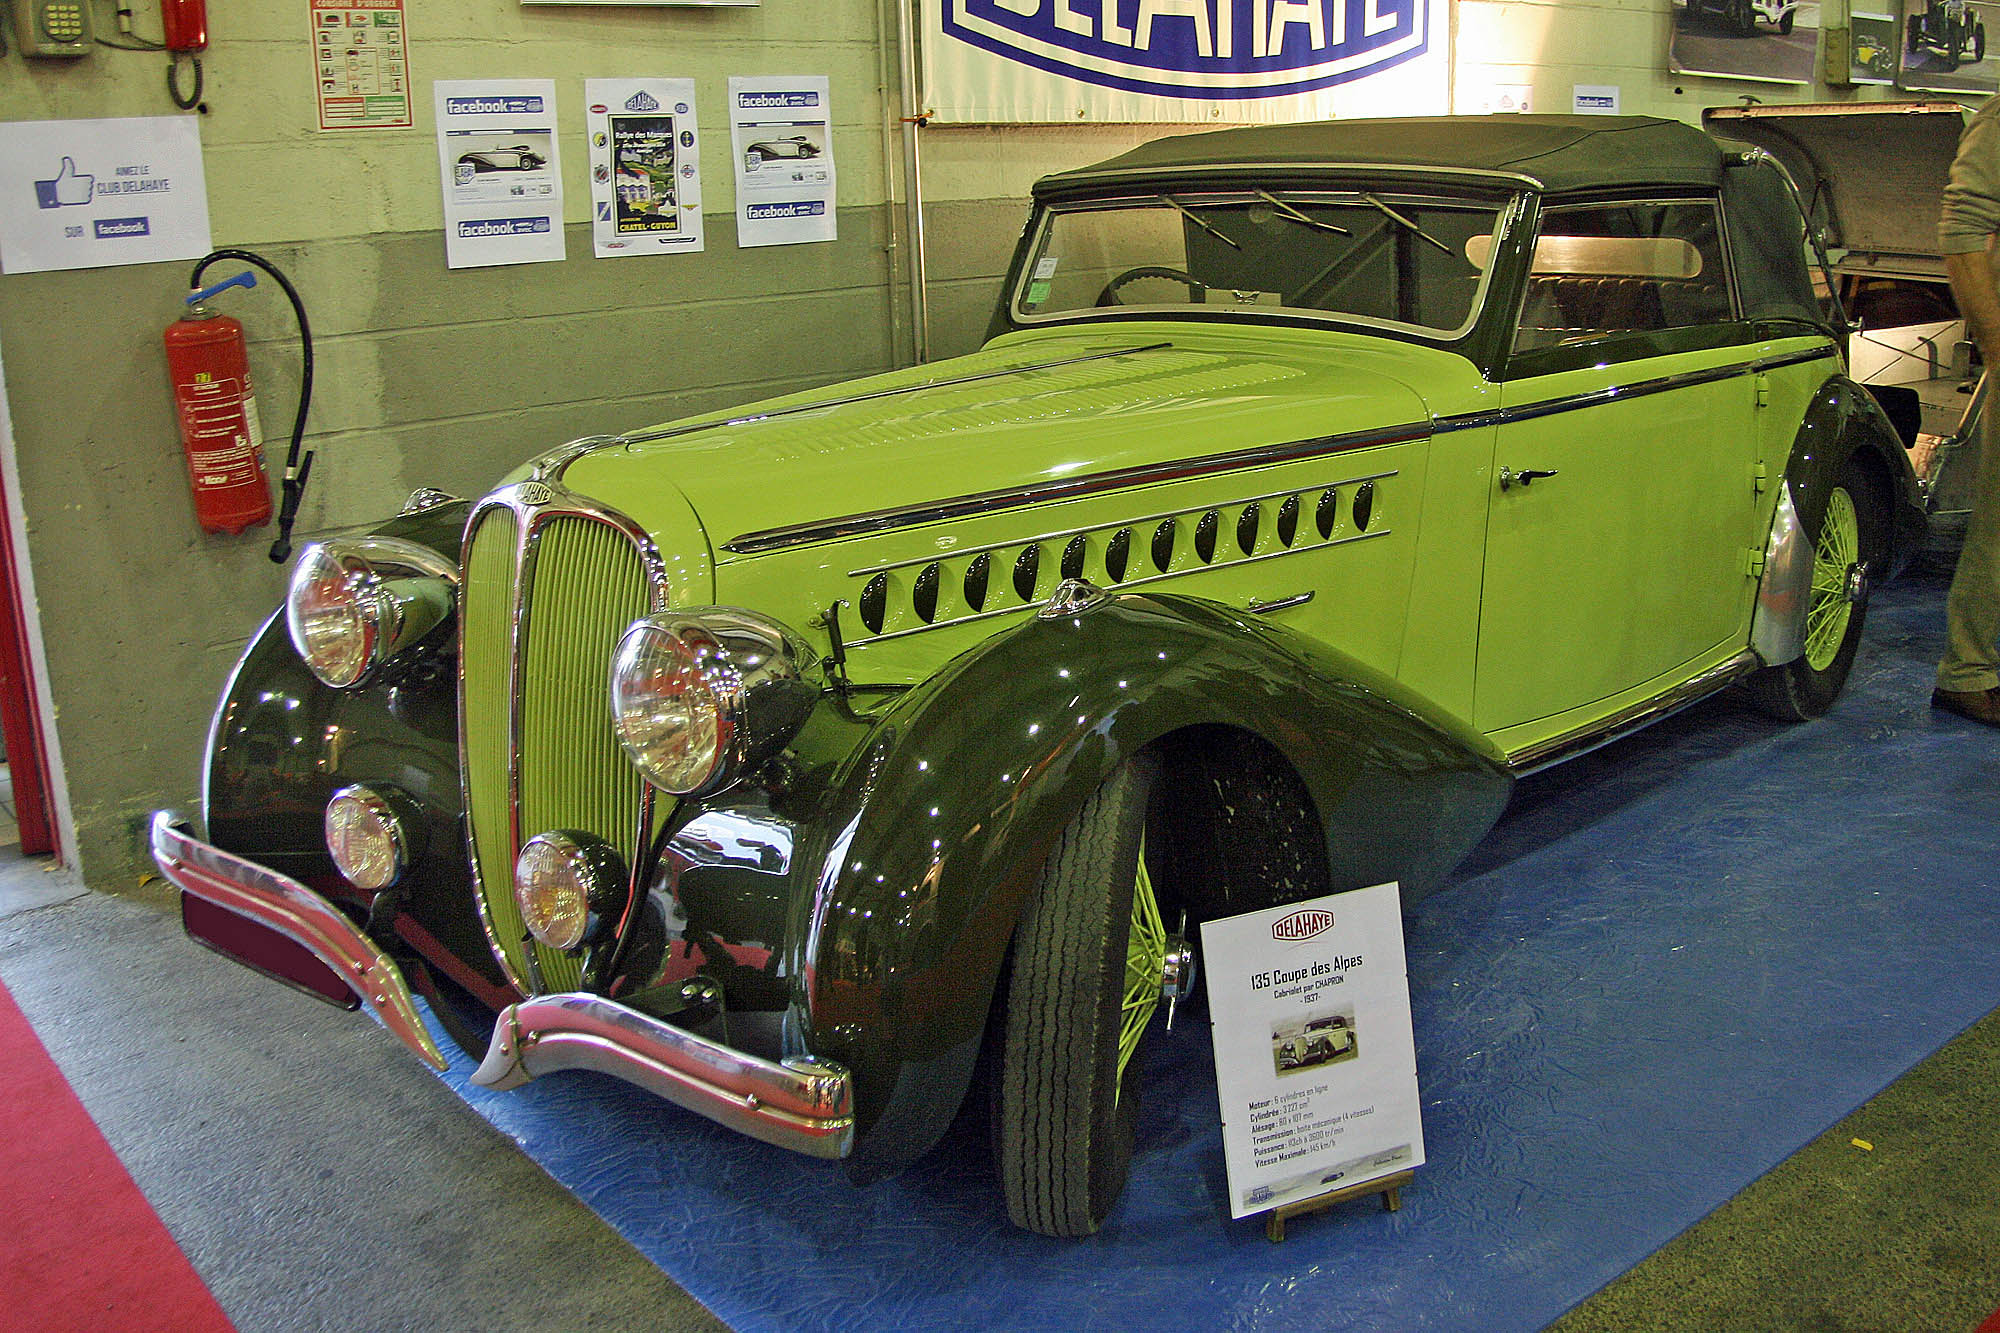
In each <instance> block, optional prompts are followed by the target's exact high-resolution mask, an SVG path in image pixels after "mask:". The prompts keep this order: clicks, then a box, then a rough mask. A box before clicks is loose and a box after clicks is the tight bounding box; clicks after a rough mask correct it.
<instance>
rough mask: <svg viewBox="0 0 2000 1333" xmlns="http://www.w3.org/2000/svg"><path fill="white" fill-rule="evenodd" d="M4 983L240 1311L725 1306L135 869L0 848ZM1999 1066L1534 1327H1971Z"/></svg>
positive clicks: (684, 1315)
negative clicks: (111, 890)
mask: <svg viewBox="0 0 2000 1333" xmlns="http://www.w3.org/2000/svg"><path fill="white" fill-rule="evenodd" d="M0 982H4V984H5V985H6V987H7V988H8V990H9V991H10V992H11V993H12V994H13V996H14V997H15V999H16V1000H17V1002H18V1003H19V1004H20V1006H21V1008H22V1010H23V1011H24V1012H25V1013H26V1014H27V1016H28V1018H29V1020H30V1021H31V1022H32V1023H33V1024H34V1025H35V1028H36V1030H37V1031H38V1032H39V1033H40V1035H41V1038H42V1040H43V1042H44V1044H45V1045H47V1047H48V1048H49V1050H50V1053H51V1054H52V1055H53V1056H54V1057H55V1059H56V1060H57V1062H58V1063H59V1064H60V1065H61V1067H62V1069H63V1071H64V1073H65V1074H66V1075H67V1076H68V1078H69V1080H70V1083H71V1085H72V1086H73V1087H74V1088H75V1089H76V1092H77V1094H78V1096H79V1097H81V1099H82V1100H83V1103H84V1105H85V1106H86V1107H87V1108H88V1109H89V1111H90V1113H91V1115H92V1116H93V1117H94V1118H95V1119H96V1120H97V1122H98V1124H99V1126H100V1127H101V1128H102V1130H103V1132H104V1134H105V1136H106V1138H107V1139H109V1140H110V1142H111V1144H112V1146H113V1147H114V1148H115V1149H117V1151H118V1152H119V1153H120V1155H121V1156H122V1157H123V1158H124V1160H125V1163H126V1165H127V1167H128V1169H129V1170H130V1171H131V1173H132V1175H133V1177H134V1178H135V1179H136V1180H137V1181H138V1183H139V1185H140V1186H141V1188H142V1189H143V1190H144V1191H145V1192H146V1194H147V1196H148V1198H150V1199H151V1200H152V1202H153V1205H154V1207H155V1208H156V1209H157V1210H158V1212H159V1213H160V1215H161V1217H162V1218H163V1219H164V1220H165V1222H166V1224H167V1226H168V1227H169V1229H170V1230H171V1231H172V1233H173V1234H174V1236H175V1238H176V1239H177V1240H178V1241H179V1242H180V1244H181V1246H182V1247H183V1249H185V1251H186V1252H187V1254H188V1256H189V1258H190V1259H191V1260H192V1261H193V1263H194V1266H195V1268H196V1269H197V1271H199V1272H200V1273H201V1275H202V1277H203V1278H204V1279H205V1280H206V1281H207V1283H208V1285H209V1287H210V1289H211V1290H212V1291H213V1292H214V1294H215V1296H216V1298H217V1300H218V1301H220V1303H221V1304H222V1306H223V1308H224V1310H225V1311H227V1313H228V1314H229V1316H230V1317H231V1319H232V1320H234V1321H235V1323H236V1325H237V1327H238V1328H239V1329H241V1330H243V1333H262V1331H263V1330H284V1331H287V1333H289V1331H290V1330H319V1329H326V1330H349V1329H355V1328H365V1329H369V1330H381V1331H383V1333H391V1331H393V1330H404V1329H409V1330H416V1329H426V1330H474V1329H477V1330H482V1331H489V1330H490V1331H492V1333H506V1331H508V1330H523V1331H524V1333H525V1331H526V1330H536V1331H537V1333H541V1331H545V1330H572V1329H577V1330H580V1329H598V1328H603V1329H613V1328H615V1329H621V1330H623V1329H647V1330H669V1331H678V1330H713V1329H720V1328H722V1327H723V1325H722V1324H721V1323H720V1322H719V1321H718V1320H716V1319H715V1318H714V1316H712V1315H711V1314H710V1313H709V1312H708V1311H707V1310H705V1309H704V1308H703V1307H702V1306H701V1305H700V1304H699V1303H698V1302H696V1301H695V1300H694V1299H693V1298H692V1297H690V1296H688V1295H687V1294H686V1293H685V1292H683V1291H682V1290H681V1289H680V1288H679V1287H677V1286H676V1285H675V1284H674V1283H673V1282H672V1281H670V1280H669V1279H668V1278H666V1277H665V1276H664V1275H663V1274H661V1273H660V1272H659V1270H657V1269H656V1268H654V1267H653V1265H652V1264H650V1263H649V1262H648V1261H646V1260H645V1259H644V1258H643V1257H641V1256H640V1255H639V1254H638V1253H637V1252H636V1251H634V1250H633V1249H632V1248H631V1246H630V1245H628V1244H627V1243H626V1242H625V1241H624V1240H622V1239H621V1238H620V1237H619V1236H618V1235H617V1234H616V1233H615V1232H613V1231H612V1230H611V1229H610V1228H609V1227H608V1226H607V1225H606V1224H605V1223H603V1222H602V1221H601V1220H600V1219H599V1218H598V1217H597V1216H596V1215H595V1214H593V1213H591V1212H590V1211H589V1210H588V1209H586V1208H585V1207H584V1206H583V1205H582V1204H580V1203H579V1202H577V1200H576V1199H575V1198H574V1197H573V1196H571V1195H570V1194H569V1193H568V1192H567V1191H565V1190H564V1189H563V1188H562V1187H561V1186H560V1185H558V1184H557V1183H556V1182H555V1181H554V1180H552V1179H551V1178H550V1177H549V1176H548V1175H547V1174H545V1173H544V1172H543V1171H542V1169H541V1168H540V1167H539V1166H537V1165H536V1164H535V1163H534V1162H533V1161H531V1160H530V1159H528V1158H527V1157H526V1156H524V1155H523V1154H522V1153H520V1152H519V1151H518V1150H517V1149H516V1147H515V1145H514V1144H513V1143H512V1142H511V1141H510V1140H508V1139H507V1138H506V1137H505V1136H504V1135H502V1134H501V1133H499V1132H498V1131H496V1130H495V1129H493V1128H492V1127H491V1126H490V1125H489V1124H488V1123H487V1122H486V1121H485V1120H483V1119H481V1118H480V1117H479V1116H478V1115H476V1114H474V1113H473V1112H472V1111H471V1110H470V1109H469V1108H468V1107H467V1106H466V1105H465V1104H464V1103H463V1102H461V1101H460V1100H459V1099H458V1097H457V1096H456V1095H454V1094H453V1093H452V1091H451V1089H450V1088H449V1087H447V1086H446V1085H445V1084H444V1083H443V1082H441V1081H440V1080H438V1079H437V1078H435V1077H433V1076H432V1075H431V1074H430V1072H429V1071H428V1070H426V1069H425V1068H423V1067H422V1066H421V1065H419V1064H418V1063H417V1062H415V1061H414V1060H411V1059H410V1058H408V1057H407V1056H406V1055H404V1054H403V1052H402V1051H401V1050H400V1048H398V1047H397V1046H396V1045H395V1044H394V1043H392V1042H389V1041H387V1040H386V1039H385V1038H384V1037H383V1035H382V1033H381V1032H380V1031H379V1030H378V1029H377V1028H376V1025H374V1024H373V1023H370V1022H368V1021H366V1020H365V1019H361V1018H358V1017H356V1016H354V1015H350V1014H346V1013H343V1012H341V1011H339V1010H336V1009H333V1008H331V1007H330V1006H327V1005H323V1004H321V1003H319V1002H317V1001H314V1000H311V999H309V998H306V997H305V996H302V995H298V994H296V993H294V992H292V991H289V990H287V989H285V988H284V987H281V986H276V985H269V984H245V978H244V974H243V973H242V971H241V970H240V969H239V968H238V967H237V966H236V965H235V964H232V963H229V962H226V961H224V960H222V959H220V958H217V957H215V956H214V955H212V954H209V953H208V952H206V951H204V950H202V949H200V948H197V947H196V946H194V945H193V944H191V943H190V942H189V941H188V940H187V939H186V937H185V936H184V935H183V934H182V932H181V930H180V926H179V921H178V918H177V916H176V915H175V914H174V913H173V912H172V910H171V907H170V905H169V904H168V903H167V902H166V901H165V899H164V896H163V895H161V894H160V893H159V891H158V886H157V885H154V886H152V887H151V888H148V889H141V890H138V891H136V892H135V895H134V896H132V897H118V896H112V895H107V894H102V893H93V892H88V891H86V890H85V889H83V888H82V886H81V885H80V884H79V883H78V882H77V881H76V880H75V878H74V877H73V876H71V875H69V874H68V873H67V872H64V871H61V870H56V869H53V868H51V867H50V866H49V864H48V863H47V862H46V861H42V860H23V859H21V858H20V857H19V855H18V853H16V852H12V851H8V850H0ZM1996 1086H2000V1013H1996V1014H1994V1015H1989V1016H1988V1017H1987V1018H1985V1019H1984V1020H1982V1021H1981V1022H1979V1023H1978V1024H1975V1025H1974V1026H1973V1027H1972V1028H1971V1029H1970V1030H1969V1031H1967V1032H1966V1033H1964V1034H1963V1035H1961V1036H1960V1037H1959V1038H1958V1039H1957V1040H1955V1041H1954V1042H1952V1043H1951V1044H1950V1045H1948V1046H1946V1047H1945V1048H1944V1049H1943V1050H1942V1051H1940V1052H1939V1053H1938V1054H1937V1055H1935V1056H1933V1057H1932V1058H1931V1059H1929V1060H1927V1061H1925V1062H1924V1063H1923V1064H1921V1065H1919V1066H1918V1067H1917V1068H1916V1069H1915V1070H1913V1071H1912V1072H1911V1073H1909V1074H1908V1075H1906V1076H1905V1077H1904V1078H1902V1079H1901V1080H1899V1081H1898V1082H1897V1083H1895V1084H1894V1085H1892V1086H1891V1087H1890V1088H1889V1089H1887V1090H1886V1091H1884V1092H1883V1093H1881V1094H1880V1095H1879V1096H1877V1097H1876V1098H1874V1099H1873V1100H1871V1101H1870V1102H1869V1103H1868V1104H1866V1105H1865V1106H1863V1107H1862V1108H1861V1109H1860V1110H1858V1111H1856V1112H1855V1113H1854V1114H1853V1115H1852V1116H1850V1117H1849V1118H1848V1119H1846V1120H1845V1121H1843V1122H1842V1123H1840V1124H1839V1125H1836V1126H1834V1127H1833V1128H1832V1129H1830V1130H1828V1131H1827V1132H1826V1133H1825V1134H1824V1135H1822V1136H1821V1137H1820V1138H1819V1139H1818V1140H1816V1141H1815V1142H1813V1143H1812V1144H1810V1145H1809V1146H1807V1147H1806V1148H1805V1149H1803V1150H1801V1151H1800V1152H1799V1153H1797V1154H1796V1155H1795V1156H1794V1157H1792V1158H1791V1159H1790V1160H1788V1161H1786V1162H1784V1163H1783V1164H1781V1165H1780V1166H1779V1167H1778V1168H1776V1169H1775V1170H1773V1171H1771V1172H1770V1173H1769V1174H1767V1175H1766V1176H1765V1177H1763V1178H1762V1179H1760V1180H1759V1181H1757V1182H1756V1183H1755V1184H1753V1185H1752V1186H1751V1187H1750V1188H1748V1189H1747V1190H1745V1191H1743V1192H1742V1193H1741V1194H1739V1195H1738V1196H1737V1197H1736V1198H1735V1199H1733V1200H1732V1201H1730V1202H1729V1203H1728V1204H1727V1205H1725V1206H1724V1207H1723V1208H1721V1209H1719V1210H1717V1211H1716V1212H1715V1213H1713V1214H1711V1215H1710V1216H1709V1217H1708V1218H1706V1219H1704V1220H1703V1221H1701V1222H1700V1223H1698V1224H1696V1225H1695V1226H1694V1227H1692V1228H1690V1229H1689V1230H1688V1231H1687V1232H1686V1233H1684V1234H1683V1235H1682V1236H1680V1237H1679V1238H1678V1239H1676V1240H1675V1241H1674V1242H1672V1243H1671V1244H1669V1245H1668V1246H1666V1247H1665V1248H1664V1249H1662V1250H1661V1251H1659V1252H1658V1253H1657V1254H1655V1255H1654V1256H1653V1257H1651V1258H1650V1259H1648V1260H1647V1261H1646V1262H1644V1263H1642V1264H1641V1265H1639V1266H1638V1267H1637V1268H1635V1269H1633V1270H1632V1271H1631V1272H1630V1273H1628V1274H1627V1275H1626V1276H1624V1277H1623V1278H1621V1279H1620V1280H1618V1281H1617V1282H1614V1283H1612V1284H1611V1285H1610V1286H1609V1287H1607V1288H1606V1289H1605V1290H1604V1291H1602V1292H1600V1293H1599V1294H1598V1295H1596V1296H1594V1297H1593V1298H1591V1299H1590V1300H1588V1301H1586V1302H1584V1303H1583V1304H1582V1305H1581V1306H1579V1307H1578V1308H1577V1309H1576V1310H1574V1311H1572V1312H1571V1313H1570V1314H1569V1315H1568V1316H1566V1317H1565V1318H1564V1319H1562V1320H1561V1321H1559V1322H1558V1323H1557V1324H1556V1325H1554V1326H1553V1327H1554V1328H1555V1330H1557V1333H1620V1331H1621V1330H1655V1329H1657V1330H1670V1329H1671V1330H1675V1331H1676V1333H1679V1331H1680V1330H1686V1329H1701V1330H1704V1331H1705V1333H1710V1331H1712V1333H1735V1331H1736V1330H1743V1331H1744V1333H1749V1331H1751V1330H1756V1331H1758V1333H1765V1331H1772V1330H1812V1331H1813V1333H1904V1331H1905V1330H1907V1333H1940V1331H1942V1333H1960V1331H1962V1330H1970V1329H1971V1328H1972V1327H1973V1326H1974V1325H1975V1324H1977V1323H1978V1322H1979V1321H1980V1320H1981V1319H1982V1318H1983V1317H1984V1316H1985V1315H1987V1314H1988V1313H1990V1312H1991V1311H1993V1310H1994V1309H1995V1308H1996V1307H2000V1188H1996V1187H1995V1185H1996V1181H1995V1176H1996V1172H2000V1099H1996V1098H1995V1097H1994V1096H1993V1095H1992V1089H1993V1088H1995V1087H1996ZM299 1107H312V1108H313V1112H312V1117H311V1118H310V1119H306V1118H303V1117H302V1116H300V1115H298V1114H297V1113H296V1111H295V1108H299ZM1856 1139H1860V1140H1862V1141H1864V1142H1867V1143H1869V1144H1870V1145H1872V1147H1871V1148H1868V1149H1864V1148H1861V1147H1857V1146H1856V1145H1855V1143H1854V1142H1853V1141H1854V1140H1856ZM1311 1322H1312V1321H1311V1320H1310V1318H1306V1319H1304V1320H1302V1321H1301V1325H1300V1326H1302V1327H1304V1326H1310V1324H1311Z"/></svg>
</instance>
